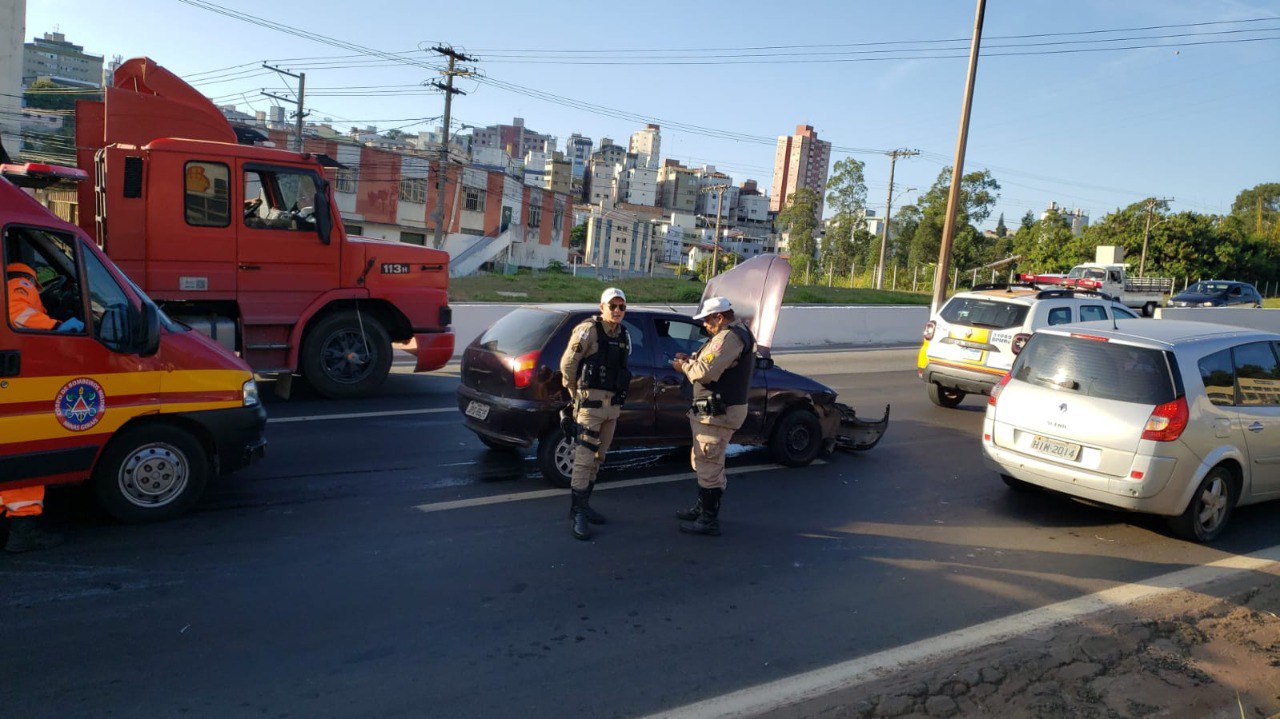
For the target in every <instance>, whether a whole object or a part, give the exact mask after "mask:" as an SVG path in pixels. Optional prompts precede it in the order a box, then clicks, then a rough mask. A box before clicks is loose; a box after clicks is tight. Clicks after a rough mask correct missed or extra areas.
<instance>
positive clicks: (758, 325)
mask: <svg viewBox="0 0 1280 719" xmlns="http://www.w3.org/2000/svg"><path fill="white" fill-rule="evenodd" d="M790 278H791V264H790V263H789V262H787V261H786V260H784V259H783V258H782V257H780V256H778V255H758V256H756V257H752V258H751V259H749V260H747V261H746V262H743V263H741V264H739V265H738V266H737V267H734V268H733V269H731V270H729V271H728V272H725V273H722V274H719V275H716V276H715V277H712V278H711V281H709V282H707V289H706V290H705V291H704V292H703V293H702V299H703V301H704V302H705V301H706V299H707V298H708V297H716V296H720V297H727V298H729V303H730V304H732V305H733V313H734V315H736V316H737V318H738V319H740V320H742V321H743V322H744V323H746V325H747V327H749V328H751V333H752V334H754V335H755V337H756V345H757V346H758V348H759V350H760V354H762V355H764V356H765V357H768V356H769V348H770V347H772V346H773V332H774V330H776V329H777V328H778V314H779V313H780V312H781V311H782V295H783V293H785V292H786V291H787V280H789V279H790Z"/></svg>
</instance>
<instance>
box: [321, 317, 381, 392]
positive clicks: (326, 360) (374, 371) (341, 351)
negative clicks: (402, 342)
mask: <svg viewBox="0 0 1280 719" xmlns="http://www.w3.org/2000/svg"><path fill="white" fill-rule="evenodd" d="M300 364H301V369H302V376H303V377H306V378H307V382H309V383H311V386H312V387H314V388H315V389H316V391H317V392H319V393H320V394H322V395H324V396H325V397H328V398H330V399H347V398H350V397H362V396H364V395H367V394H369V393H370V392H372V391H374V390H375V389H377V388H378V387H380V386H381V385H382V382H383V380H385V379H386V378H387V373H389V372H390V371H391V337H390V336H389V335H388V334H387V330H386V329H385V328H383V326H382V323H381V322H379V321H378V319H377V317H375V316H374V315H371V314H369V313H367V312H362V313H359V314H357V313H356V311H354V310H346V311H343V312H335V313H333V314H331V315H329V316H327V317H325V318H324V319H322V320H320V321H319V322H317V323H316V325H315V326H314V327H312V328H311V331H309V332H308V333H307V336H306V338H305V339H304V340H303V341H302V358H301V362H300Z"/></svg>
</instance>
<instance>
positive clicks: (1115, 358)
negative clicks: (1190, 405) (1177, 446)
mask: <svg viewBox="0 0 1280 719" xmlns="http://www.w3.org/2000/svg"><path fill="white" fill-rule="evenodd" d="M1012 373H1013V377H1014V379H1018V380H1022V381H1023V382H1030V383H1031V384H1036V385H1040V386H1042V387H1051V388H1053V389H1057V390H1062V391H1064V392H1074V393H1076V394H1082V395H1085V396H1087V397H1098V398H1101V399H1114V400H1119V401H1121V402H1135V403H1138V404H1153V405H1155V404H1164V403H1165V402H1170V401H1172V400H1173V399H1174V398H1176V397H1177V389H1176V387H1175V385H1174V381H1173V375H1172V373H1171V372H1170V369H1169V362H1168V360H1167V359H1166V357H1165V353H1164V352H1162V351H1160V350H1156V349H1150V348H1147V347H1134V346H1133V345H1126V344H1120V343H1118V342H1100V341H1097V340H1091V339H1084V338H1080V337H1063V336H1061V335H1050V334H1036V335H1035V336H1034V337H1032V338H1031V341H1030V342H1028V343H1027V346H1026V348H1025V349H1023V350H1022V353H1021V354H1019V355H1018V360H1017V362H1016V363H1015V364H1014V366H1013V370H1012Z"/></svg>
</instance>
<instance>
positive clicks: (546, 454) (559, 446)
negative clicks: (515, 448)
mask: <svg viewBox="0 0 1280 719" xmlns="http://www.w3.org/2000/svg"><path fill="white" fill-rule="evenodd" d="M573 449H574V447H573V442H571V441H569V438H567V437H565V436H564V430H562V429H560V427H559V426H558V425H557V426H556V427H555V428H554V429H552V430H551V432H549V433H548V434H546V435H545V436H544V437H543V438H542V439H541V440H539V442H538V469H540V470H542V476H543V477H546V478H547V481H548V482H550V483H552V484H554V485H555V486H557V487H568V486H569V481H570V480H571V479H572V477H573Z"/></svg>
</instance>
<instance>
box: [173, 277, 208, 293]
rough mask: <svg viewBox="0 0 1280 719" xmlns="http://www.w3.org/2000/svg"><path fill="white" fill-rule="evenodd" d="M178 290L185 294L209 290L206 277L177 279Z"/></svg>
mask: <svg viewBox="0 0 1280 719" xmlns="http://www.w3.org/2000/svg"><path fill="white" fill-rule="evenodd" d="M178 289H180V290H183V291H185V292H205V291H207V290H208V289H209V278H208V277H179V278H178Z"/></svg>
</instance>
